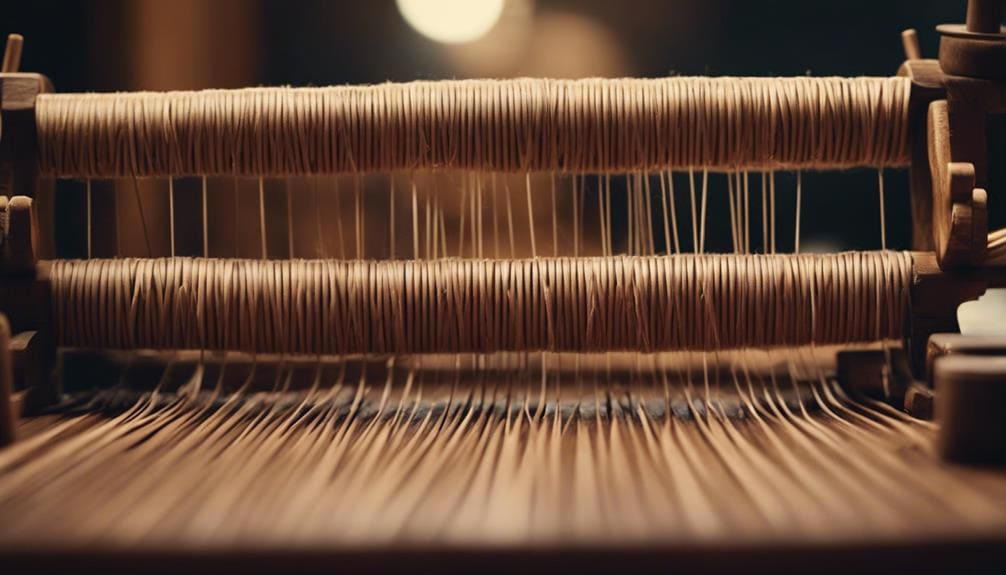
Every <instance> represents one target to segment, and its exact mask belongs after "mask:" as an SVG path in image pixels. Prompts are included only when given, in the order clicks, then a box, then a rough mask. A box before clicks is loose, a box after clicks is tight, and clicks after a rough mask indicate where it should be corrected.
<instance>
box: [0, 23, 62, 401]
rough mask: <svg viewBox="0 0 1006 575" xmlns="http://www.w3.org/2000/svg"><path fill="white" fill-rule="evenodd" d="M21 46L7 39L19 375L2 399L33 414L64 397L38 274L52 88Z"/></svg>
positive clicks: (10, 247) (0, 106)
mask: <svg viewBox="0 0 1006 575" xmlns="http://www.w3.org/2000/svg"><path fill="white" fill-rule="evenodd" d="M22 44H23V38H22V37H21V36H20V35H17V34H12V35H10V36H9V37H8V41H7V50H6V52H5V54H4V59H3V65H2V69H0V70H2V71H0V127H2V130H0V196H3V198H4V200H3V201H0V207H2V208H3V214H2V217H0V232H2V233H0V237H2V239H0V313H3V314H6V321H7V324H8V329H9V331H10V333H9V335H8V337H7V338H6V339H4V341H3V345H2V347H3V350H2V353H3V354H5V357H6V358H8V359H9V361H8V362H7V367H6V368H5V369H9V370H10V371H11V374H12V375H11V385H10V387H11V390H10V392H9V393H8V392H2V393H7V397H6V400H7V401H8V402H12V399H11V394H13V393H14V392H16V391H20V390H25V393H24V402H23V407H24V409H25V410H27V411H33V410H36V409H38V408H40V407H42V406H44V405H47V404H49V403H52V402H53V401H55V400H56V398H57V397H58V395H59V390H58V387H57V382H56V380H55V379H54V378H52V377H51V373H52V368H53V366H54V365H55V357H56V349H55V338H54V337H53V331H52V325H53V322H52V303H51V302H52V297H51V289H50V285H49V280H48V277H47V274H46V273H45V269H44V268H40V267H39V266H38V260H39V257H40V255H41V252H42V246H43V245H48V244H47V243H44V241H43V238H42V232H43V229H42V228H41V227H40V226H39V225H38V220H39V213H38V208H39V206H38V203H37V202H36V201H35V198H37V196H38V193H39V189H40V185H39V170H38V148H37V139H36V130H35V102H36V98H37V97H38V95H39V94H42V93H45V92H51V91H52V85H51V83H50V82H49V80H48V78H46V77H45V76H42V75H40V74H26V73H21V72H18V68H19V67H20V61H21V47H22ZM8 197H9V199H8ZM46 221H51V218H46ZM45 231H46V232H48V233H49V234H51V230H45ZM0 408H2V406H0Z"/></svg>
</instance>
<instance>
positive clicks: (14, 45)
mask: <svg viewBox="0 0 1006 575" xmlns="http://www.w3.org/2000/svg"><path fill="white" fill-rule="evenodd" d="M23 46H24V36H22V35H20V34H11V35H9V36H7V48H6V49H5V50H4V52H3V67H2V68H0V72H2V73H4V74H13V73H14V72H17V71H18V70H20V69H21V49H22V47H23Z"/></svg>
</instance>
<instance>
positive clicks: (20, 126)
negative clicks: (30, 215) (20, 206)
mask: <svg viewBox="0 0 1006 575" xmlns="http://www.w3.org/2000/svg"><path fill="white" fill-rule="evenodd" d="M51 91H52V84H51V83H50V82H49V80H48V78H46V77H45V76H41V75H39V74H23V73H16V74H2V75H0V122H2V126H3V137H2V138H0V173H3V174H6V179H5V181H0V187H2V188H3V192H4V193H5V194H6V195H8V196H29V197H35V195H36V193H37V186H38V154H37V151H36V149H37V148H36V143H35V142H36V134H35V99H36V98H37V97H38V95H39V94H42V93H45V92H51Z"/></svg>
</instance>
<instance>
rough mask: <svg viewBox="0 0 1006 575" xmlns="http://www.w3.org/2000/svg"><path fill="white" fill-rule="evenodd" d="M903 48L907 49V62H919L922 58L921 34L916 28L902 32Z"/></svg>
mask: <svg viewBox="0 0 1006 575" xmlns="http://www.w3.org/2000/svg"><path fill="white" fill-rule="evenodd" d="M901 46H902V48H904V49H905V60H918V59H920V58H922V50H921V49H920V48H919V34H918V33H917V32H916V31H915V28H909V29H907V30H903V31H902V32H901Z"/></svg>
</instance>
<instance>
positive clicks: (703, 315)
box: [51, 252, 912, 353]
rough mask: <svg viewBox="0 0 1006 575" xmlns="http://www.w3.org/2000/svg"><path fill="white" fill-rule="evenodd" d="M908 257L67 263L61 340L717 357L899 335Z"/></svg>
mask: <svg viewBox="0 0 1006 575" xmlns="http://www.w3.org/2000/svg"><path fill="white" fill-rule="evenodd" d="M911 265H912V264H911V258H910V256H909V255H908V254H907V253H897V252H850V253H843V254H833V255H785V256H783V255H779V256H766V255H677V256H616V257H609V258H540V259H530V260H489V259H444V260H433V261H414V260H413V261H403V260H381V261H367V260H348V261H347V260H230V259H227V260H215V259H196V258H164V259H115V260H98V259H96V260H80V261H74V260H58V261H54V262H52V263H51V279H52V290H53V301H54V306H55V317H56V318H57V332H58V339H59V344H60V345H65V346H78V347H111V348H127V349H131V348H174V349H178V348H188V349H228V350H242V351H257V352H277V353H286V352H290V353H294V352H297V353H354V352H373V353H390V352H396V353H404V352H454V351H497V350H565V351H594V350H623V349H624V350H636V351H643V350H662V349H719V348H731V347H746V346H775V345H799V344H804V343H810V342H815V343H830V342H854V341H875V340H880V339H886V338H896V337H899V336H900V334H901V330H902V324H903V321H904V314H905V311H906V310H907V306H908V297H909V285H910V281H911Z"/></svg>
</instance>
